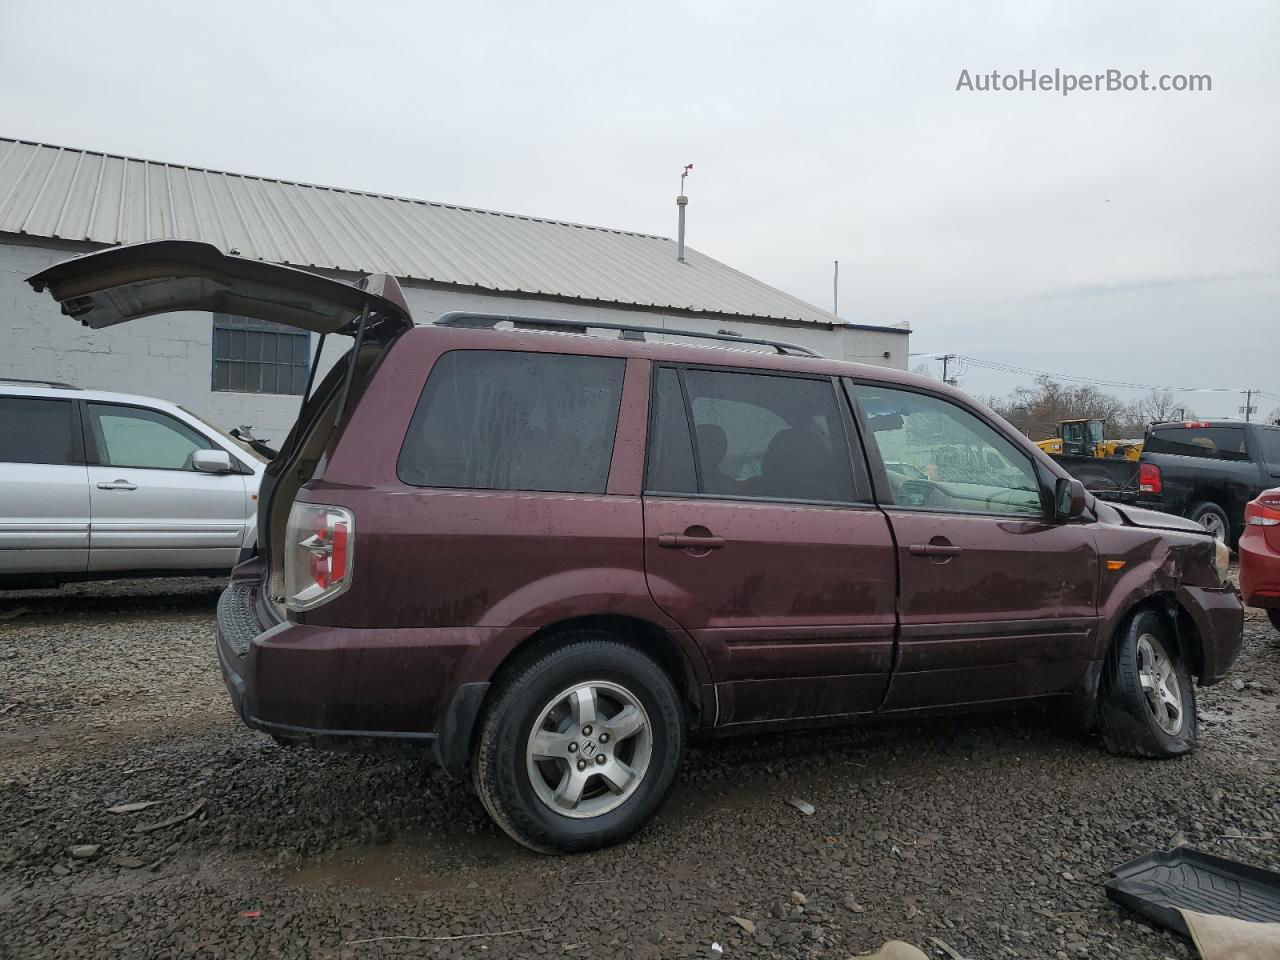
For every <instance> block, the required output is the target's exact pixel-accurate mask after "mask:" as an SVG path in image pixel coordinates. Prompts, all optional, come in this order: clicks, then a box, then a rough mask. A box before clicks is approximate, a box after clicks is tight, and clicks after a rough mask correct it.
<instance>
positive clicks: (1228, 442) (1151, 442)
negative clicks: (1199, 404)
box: [1143, 422, 1249, 460]
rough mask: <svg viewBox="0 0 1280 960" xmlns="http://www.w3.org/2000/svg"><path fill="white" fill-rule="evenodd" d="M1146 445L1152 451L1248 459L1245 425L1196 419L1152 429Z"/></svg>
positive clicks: (1215, 457)
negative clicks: (1206, 421)
mask: <svg viewBox="0 0 1280 960" xmlns="http://www.w3.org/2000/svg"><path fill="white" fill-rule="evenodd" d="M1143 449H1144V450H1150V451H1151V452H1152V453H1176V454H1179V455H1181V456H1184V457H1207V458H1209V459H1212V460H1248V459H1249V449H1248V447H1247V446H1246V445H1245V438H1244V427H1211V426H1209V425H1207V424H1197V423H1194V422H1193V423H1190V424H1188V425H1186V426H1176V427H1160V428H1159V429H1157V430H1152V431H1151V435H1150V436H1149V437H1148V438H1147V442H1146V444H1145V445H1144V447H1143Z"/></svg>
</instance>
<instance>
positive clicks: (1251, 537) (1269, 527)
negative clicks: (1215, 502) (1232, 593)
mask: <svg viewBox="0 0 1280 960" xmlns="http://www.w3.org/2000/svg"><path fill="white" fill-rule="evenodd" d="M1240 592H1241V593H1243V594H1244V602H1245V603H1247V604H1249V606H1251V607H1263V608H1264V609H1265V610H1266V611H1267V616H1268V617H1270V618H1271V625H1272V626H1274V627H1275V628H1276V629H1277V630H1280V487H1276V488H1275V489H1272V490H1263V491H1262V492H1261V493H1260V494H1258V496H1257V498H1256V499H1254V500H1252V501H1250V502H1249V503H1248V504H1246V505H1245V508H1244V533H1243V534H1241V536H1240Z"/></svg>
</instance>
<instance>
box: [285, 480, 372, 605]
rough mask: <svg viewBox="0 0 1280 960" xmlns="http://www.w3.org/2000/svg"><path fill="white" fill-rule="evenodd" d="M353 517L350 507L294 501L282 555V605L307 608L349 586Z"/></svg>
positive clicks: (327, 600)
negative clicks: (283, 594)
mask: <svg viewBox="0 0 1280 960" xmlns="http://www.w3.org/2000/svg"><path fill="white" fill-rule="evenodd" d="M354 537H355V518H354V517H352V515H351V511H350V510H344V509H343V508H342V507H329V506H325V505H324V504H318V503H301V502H297V501H295V502H294V504H293V509H292V510H290V511H289V523H288V526H287V527H286V533H285V538H286V544H285V555H284V583H285V606H286V607H288V608H289V609H290V610H309V609H311V608H312V607H318V606H319V605H320V604H322V603H328V602H329V601H330V600H332V599H333V598H334V597H337V596H340V595H341V594H342V593H344V592H345V591H346V589H347V588H348V587H349V586H351V560H352V546H353V545H354Z"/></svg>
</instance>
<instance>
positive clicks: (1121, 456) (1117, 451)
mask: <svg viewBox="0 0 1280 960" xmlns="http://www.w3.org/2000/svg"><path fill="white" fill-rule="evenodd" d="M1036 446H1037V447H1039V448H1040V449H1041V450H1043V451H1044V452H1045V453H1047V454H1049V455H1050V456H1054V457H1058V456H1063V455H1066V456H1070V457H1094V458H1095V459H1098V460H1135V461H1136V460H1137V459H1138V458H1139V457H1141V456H1142V441H1141V440H1108V439H1106V437H1105V436H1104V430H1103V422H1102V421H1101V420H1099V419H1090V420H1060V421H1059V422H1058V435H1057V436H1056V437H1050V438H1049V439H1048V440H1037V441H1036Z"/></svg>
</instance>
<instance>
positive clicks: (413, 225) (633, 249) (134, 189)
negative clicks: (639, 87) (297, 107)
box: [0, 138, 833, 323]
mask: <svg viewBox="0 0 1280 960" xmlns="http://www.w3.org/2000/svg"><path fill="white" fill-rule="evenodd" d="M0 232H7V233H17V234H28V235H30V236H33V237H53V238H59V239H63V240H87V241H91V242H94V243H103V244H118V243H136V242H138V241H141V240H155V239H160V238H165V237H172V238H178V239H184V240H203V241H206V242H208V243H212V244H214V245H215V246H217V247H219V248H221V249H223V250H226V251H231V250H236V251H239V253H240V254H241V255H243V256H248V257H255V258H257V259H259V260H266V261H270V262H273V263H287V264H292V265H294V266H300V267H323V268H329V269H334V270H348V271H353V272H356V273H389V274H392V275H394V276H397V277H402V278H409V279H416V280H426V281H434V282H437V283H446V284H454V285H457V286H463V287H469V288H474V289H479V290H488V291H501V292H504V293H516V294H519V293H529V294H542V295H547V296H553V297H557V298H563V299H574V300H588V301H598V302H603V303H626V304H635V305H639V306H645V307H653V308H656V309H676V310H693V311H697V312H701V313H713V314H726V315H736V316H744V317H759V318H767V319H780V320H801V321H811V322H820V323H830V322H832V320H833V317H832V315H831V314H830V313H828V312H826V311H825V310H821V309H819V308H818V307H815V306H813V305H812V304H809V303H806V302H804V301H803V300H800V299H798V298H796V297H793V296H791V295H789V294H787V293H783V292H782V291H781V290H777V289H775V288H774V287H771V286H769V285H768V284H765V283H761V282H760V281H758V280H755V279H753V278H752V277H749V276H747V275H746V274H743V273H740V272H739V271H737V270H734V269H732V268H731V267H728V266H726V265H724V264H723V263H720V262H719V261H716V260H713V259H711V258H710V257H706V256H703V255H702V254H700V253H698V252H697V251H695V250H691V249H690V250H687V251H686V259H687V263H685V264H680V263H677V262H676V256H675V242H674V241H672V240H670V239H667V238H665V237H655V236H650V235H648V234H642V233H629V232H627V231H624V230H611V229H608V228H605V227H590V226H584V225H582V224H575V223H563V222H560V221H556V220H543V219H539V218H537V217H526V216H518V215H515V214H509V213H497V212H494V211H491V210H478V209H475V208H471V207H460V206H456V205H452V204H447V203H433V202H428V201H423V200H410V199H406V198H403V197H391V196H383V195H380V194H373V193H363V192H360V191H356V190H342V189H338V188H335V187H321V186H315V185H312V184H305V183H291V182H289V181H287V180H272V179H269V178H264V177H252V176H244V175H241V174H234V173H224V172H222V171H218V170H204V169H201V168H199V167H185V166H179V165H176V164H167V163H156V162H154V161H150V160H138V159H133V158H130V157H120V156H114V155H111V154H104V153H96V152H94V151H90V150H74V149H70V148H67V147H57V146H49V145H47V144H40V143H32V142H29V141H25V140H13V139H8V138H0Z"/></svg>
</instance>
